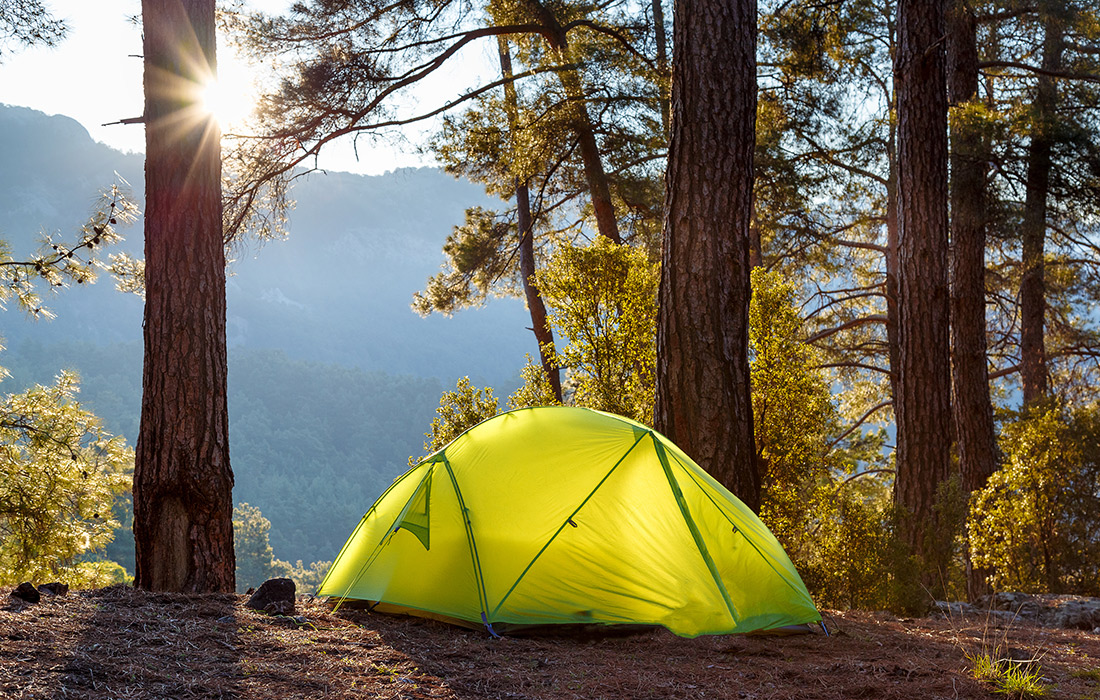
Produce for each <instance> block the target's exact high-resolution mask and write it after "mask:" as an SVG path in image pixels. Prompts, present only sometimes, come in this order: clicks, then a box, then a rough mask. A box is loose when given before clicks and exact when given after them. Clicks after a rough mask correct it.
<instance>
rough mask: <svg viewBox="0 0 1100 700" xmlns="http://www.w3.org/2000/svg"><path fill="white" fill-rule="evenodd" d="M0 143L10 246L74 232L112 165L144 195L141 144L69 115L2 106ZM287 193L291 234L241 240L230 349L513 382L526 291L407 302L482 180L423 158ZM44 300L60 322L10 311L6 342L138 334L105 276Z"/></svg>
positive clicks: (526, 337) (0, 192)
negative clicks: (259, 242)
mask: <svg viewBox="0 0 1100 700" xmlns="http://www.w3.org/2000/svg"><path fill="white" fill-rule="evenodd" d="M118 128H139V127H132V126H120V127H118ZM0 155H2V158H0V212H3V214H4V216H3V217H2V218H0V237H3V238H5V239H7V240H8V241H9V243H11V244H12V247H13V248H14V250H15V251H16V255H19V254H20V253H29V252H30V251H31V250H33V249H34V247H35V241H36V238H38V237H40V234H41V233H42V232H43V230H45V231H50V232H53V231H59V232H61V233H67V232H71V231H72V230H74V229H75V227H76V226H78V225H79V224H80V222H81V221H82V220H83V219H84V218H86V216H87V215H88V213H89V211H90V209H91V206H92V204H93V203H94V201H95V199H96V196H97V193H98V192H99V191H100V190H102V189H103V188H104V187H106V186H108V185H110V184H111V182H112V181H114V180H115V179H116V177H121V178H124V179H125V180H126V181H128V182H129V183H130V185H131V186H132V189H133V195H134V199H135V201H136V202H138V203H139V205H140V204H141V203H142V201H143V194H142V192H143V185H144V159H143V158H142V156H140V155H135V154H124V153H120V152H118V151H115V150H113V149H111V148H109V147H107V146H104V145H103V144H100V143H96V142H94V141H92V140H91V138H90V137H89V135H88V132H87V131H86V130H85V129H84V128H83V127H82V126H80V125H79V124H78V123H77V122H75V121H73V120H72V119H69V118H68V117H63V116H47V115H45V114H42V113H41V112H36V111H33V110H30V109H26V108H21V107H7V106H0ZM116 174H117V175H116ZM292 196H293V198H294V199H295V200H296V201H297V206H296V208H295V209H294V211H292V212H291V220H290V227H289V228H290V236H289V237H288V238H287V239H286V240H284V241H278V242H274V243H269V244H267V245H265V246H263V247H262V248H258V249H257V246H255V245H253V246H252V247H251V248H246V252H245V253H242V254H239V255H238V258H239V259H238V260H236V261H235V262H233V263H232V264H231V265H230V269H229V272H230V275H231V277H230V279H229V284H228V292H227V296H228V301H227V304H228V314H229V343H230V346H231V347H232V346H242V347H247V348H265V349H280V350H283V351H284V352H286V354H287V355H288V356H289V357H292V358H298V359H305V360H311V361H323V362H336V363H340V364H344V365H349V366H354V367H360V368H363V369H366V370H371V371H386V372H396V373H410V374H416V375H421V376H432V377H437V378H439V379H441V380H443V381H444V382H445V383H453V382H454V381H455V379H457V377H460V376H462V375H470V376H471V378H477V379H479V380H481V381H483V382H487V383H500V382H503V381H507V380H508V379H509V378H510V377H513V376H514V375H515V374H516V372H517V371H518V368H519V367H520V366H521V365H522V364H523V356H524V353H527V352H531V353H534V352H535V351H536V346H535V344H534V340H533V335H532V334H531V333H530V331H527V330H526V329H525V326H526V325H529V323H530V322H529V320H528V318H527V317H526V312H525V311H524V308H523V305H522V303H521V302H520V301H518V300H513V299H502V300H493V302H492V303H490V304H489V305H488V306H486V307H485V308H483V309H476V310H469V311H464V312H461V313H459V314H456V316H455V317H454V318H451V319H447V318H442V317H429V318H426V319H423V318H420V317H419V316H417V315H416V314H415V313H413V312H412V310H411V309H410V308H409V303H410V301H411V298H412V294H413V292H415V291H416V290H418V289H420V288H421V287H422V286H423V284H424V281H425V280H426V279H427V278H428V276H430V275H432V274H434V273H435V272H436V271H437V270H438V268H439V264H440V262H441V261H442V254H441V252H440V250H441V247H442V244H443V241H444V239H445V237H446V236H447V234H448V233H450V231H451V229H452V227H453V226H454V225H456V224H458V223H461V222H462V220H463V211H464V209H465V208H466V207H468V206H472V205H474V204H481V205H486V204H489V205H490V206H491V203H489V202H488V201H487V199H486V196H485V194H484V192H483V190H482V189H481V188H480V187H478V186H476V185H473V184H471V183H468V182H460V181H458V180H455V179H454V178H452V177H450V176H448V175H446V174H444V173H442V172H440V171H438V170H433V169H427V168H422V169H404V170H398V171H395V172H393V173H389V174H386V175H381V176H362V175H352V174H348V173H329V174H321V173H316V174H313V175H310V176H309V177H307V178H304V179H302V180H300V181H299V184H298V185H297V186H296V187H295V188H294V190H293V192H292ZM122 234H123V235H124V236H125V237H126V238H127V241H126V243H125V244H124V245H123V248H124V249H126V250H129V251H130V252H132V253H134V254H137V255H140V254H141V222H140V221H139V222H138V223H137V224H136V225H134V226H131V227H128V228H126V229H125V230H123V231H122ZM46 303H47V305H48V306H49V307H50V308H51V309H52V310H53V311H55V312H56V313H57V316H58V318H57V320H55V321H52V322H50V323H48V324H46V323H37V324H29V323H26V322H24V321H23V320H22V319H18V318H16V317H15V316H14V313H12V314H11V315H9V317H8V318H6V319H5V323H4V325H3V335H4V336H5V337H6V338H7V340H8V342H9V343H14V342H17V341H19V340H21V339H23V338H28V337H31V338H35V339H38V340H40V341H42V342H53V341H59V340H84V341H89V342H93V343H96V344H108V343H118V342H127V341H140V339H141V316H142V302H141V300H140V299H138V298H136V297H133V296H126V295H122V294H119V293H117V292H115V291H114V290H113V287H112V285H111V284H110V282H109V280H105V279H104V280H101V281H100V283H99V284H97V285H95V286H94V287H93V288H90V289H81V290H66V291H64V292H63V293H62V294H61V295H58V296H56V297H49V298H47V302H46Z"/></svg>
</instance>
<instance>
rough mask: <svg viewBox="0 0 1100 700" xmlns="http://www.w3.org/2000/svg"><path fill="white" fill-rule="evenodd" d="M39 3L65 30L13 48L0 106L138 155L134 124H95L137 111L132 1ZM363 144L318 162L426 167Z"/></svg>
mask: <svg viewBox="0 0 1100 700" xmlns="http://www.w3.org/2000/svg"><path fill="white" fill-rule="evenodd" d="M46 2H47V5H48V6H49V7H50V8H51V10H52V11H53V14H54V16H55V17H57V18H59V19H63V20H64V21H65V22H66V23H67V25H68V27H69V33H68V35H67V37H66V38H65V40H64V41H62V42H61V44H60V45H59V46H57V47H54V48H49V47H33V48H30V49H23V50H17V51H16V52H15V53H14V54H11V55H9V56H8V57H6V59H5V60H4V62H3V63H0V103H4V104H9V105H18V106H23V107H31V108H33V109H37V110H40V111H42V112H46V113H47V114H64V115H66V116H69V117H72V118H74V119H76V120H77V121H79V122H80V123H81V124H82V125H83V126H84V127H85V128H86V129H87V130H88V132H89V133H90V134H91V135H92V138H93V139H95V140H96V141H101V142H103V143H105V144H107V145H109V146H112V147H114V148H117V149H119V150H122V151H132V152H144V150H145V133H144V129H143V127H142V126H141V125H117V124H116V125H113V126H103V125H104V124H108V123H110V122H117V121H119V120H120V119H126V118H130V117H138V116H140V115H141V113H142V108H143V97H142V63H141V58H140V57H139V56H140V54H141V51H142V47H141V29H140V26H138V24H136V23H135V22H134V21H133V20H132V18H133V17H134V16H136V15H138V14H140V11H141V2H140V0H46ZM249 4H250V6H251V7H253V8H256V9H261V10H264V11H267V12H280V11H282V10H284V9H285V8H286V7H288V6H289V5H290V4H291V0H250V2H249ZM13 48H14V47H13ZM218 60H219V64H220V69H219V70H220V72H221V74H222V78H223V81H225V82H230V81H231V80H232V79H233V78H236V79H237V80H238V81H245V80H246V78H247V74H245V76H246V77H242V73H244V70H243V69H242V68H241V67H240V66H238V65H236V63H235V61H234V60H233V57H232V55H231V52H230V50H229V48H227V47H226V46H223V45H222V43H221V42H219V46H218ZM232 89H233V88H230V90H231V91H232ZM428 89H433V88H431V87H429V88H428ZM434 89H439V86H436V87H435V88H434ZM410 137H411V138H415V137H416V134H415V133H413V134H411V135H410ZM367 141H368V139H361V140H360V142H359V144H358V147H357V148H353V146H352V144H351V143H350V141H346V142H337V143H336V144H333V146H334V147H330V148H327V149H326V151H323V152H322V158H321V160H320V162H319V165H320V166H321V167H322V168H326V169H329V170H341V171H347V172H355V173H362V174H380V173H383V172H386V171H389V170H393V169H395V168H399V167H408V166H418V165H430V164H431V161H430V160H429V159H427V158H425V157H424V156H422V155H420V154H417V153H416V152H415V149H414V148H412V147H411V146H410V145H409V144H408V143H406V144H404V145H387V144H375V145H372V144H371V143H368V142H367ZM356 151H358V156H357V155H356Z"/></svg>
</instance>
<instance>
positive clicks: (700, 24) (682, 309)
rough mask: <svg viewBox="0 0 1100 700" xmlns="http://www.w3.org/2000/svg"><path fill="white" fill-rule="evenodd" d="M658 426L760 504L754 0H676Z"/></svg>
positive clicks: (745, 496)
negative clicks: (753, 272)
mask: <svg viewBox="0 0 1100 700" xmlns="http://www.w3.org/2000/svg"><path fill="white" fill-rule="evenodd" d="M673 17H674V20H673V65H672V140H671V145H670V149H669V158H668V170H667V176H666V178H667V179H666V185H665V211H666V220H665V232H664V246H663V265H662V268H661V286H660V311H659V313H658V324H657V400H656V406H655V409H654V422H655V427H656V428H657V429H658V430H659V431H661V432H662V433H664V434H665V435H666V436H668V437H669V438H670V439H672V440H673V441H674V442H676V444H678V445H679V446H680V447H681V448H683V449H684V451H685V452H687V454H689V455H690V456H691V457H692V458H693V459H695V460H696V461H697V462H698V463H699V464H700V466H702V467H703V468H704V469H706V470H707V471H708V472H710V473H711V474H712V475H713V476H714V477H715V478H716V479H718V480H719V481H720V482H722V483H723V484H724V485H725V486H726V487H727V488H729V489H730V491H732V492H733V493H734V494H735V495H736V496H737V497H738V498H740V499H741V500H742V501H744V502H745V504H746V505H748V506H749V507H750V508H752V509H754V510H756V509H757V508H758V507H759V504H760V475H759V471H758V469H757V464H756V455H755V449H754V443H753V424H752V402H751V398H750V385H749V360H748V307H749V295H750V284H749V277H750V265H749V225H750V218H751V212H752V186H753V151H754V147H755V131H756V129H755V126H756V124H755V120H756V55H755V47H756V2H755V0H677V2H676V6H675V8H674V15H673Z"/></svg>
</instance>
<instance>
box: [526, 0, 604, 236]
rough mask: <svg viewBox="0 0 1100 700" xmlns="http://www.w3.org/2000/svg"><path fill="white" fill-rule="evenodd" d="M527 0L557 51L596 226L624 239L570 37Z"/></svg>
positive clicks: (549, 15) (538, 1) (537, 3)
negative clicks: (620, 233) (620, 234)
mask: <svg viewBox="0 0 1100 700" xmlns="http://www.w3.org/2000/svg"><path fill="white" fill-rule="evenodd" d="M526 2H527V3H528V6H529V7H530V8H531V11H532V12H533V13H534V15H535V18H536V19H537V20H538V22H539V23H540V24H542V26H543V31H542V36H543V38H544V39H546V43H547V44H549V46H550V49H551V51H553V52H554V55H555V57H556V62H557V64H558V71H557V74H558V80H559V81H560V82H561V85H562V89H563V90H564V91H565V96H566V98H568V100H569V102H570V105H569V109H570V110H571V112H572V123H573V133H574V134H575V135H576V137H577V144H578V146H579V147H580V152H581V161H582V163H583V165H584V177H585V180H586V182H587V184H588V192H589V197H590V198H591V201H592V209H593V211H594V212H595V215H596V230H597V231H598V232H599V234H600V235H601V236H605V237H606V238H609V239H611V240H612V241H614V242H615V243H622V238H621V237H620V236H619V222H618V219H617V218H616V216H615V204H614V202H612V200H611V187H610V185H609V184H608V178H607V171H606V170H605V169H604V167H603V157H602V156H601V154H600V149H599V145H598V144H597V143H596V132H595V129H594V128H593V126H592V115H590V114H589V113H588V102H587V98H586V97H585V92H584V82H583V81H582V80H581V74H580V71H579V70H577V68H576V65H575V64H576V61H575V60H574V58H573V52H572V49H570V47H569V37H568V36H567V35H566V32H565V28H564V27H562V26H561V23H560V22H559V21H558V18H557V17H555V16H554V13H553V12H551V11H550V10H549V9H548V8H547V7H546V6H545V5H544V4H543V3H542V2H541V0H526Z"/></svg>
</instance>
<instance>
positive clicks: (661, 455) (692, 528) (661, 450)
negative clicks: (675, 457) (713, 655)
mask: <svg viewBox="0 0 1100 700" xmlns="http://www.w3.org/2000/svg"><path fill="white" fill-rule="evenodd" d="M650 435H651V436H652V437H653V447H654V449H655V450H656V452H657V459H658V460H659V461H660V462H661V468H662V469H663V470H664V473H665V480H666V481H668V487H669V489H670V490H671V491H672V497H673V498H674V499H675V500H676V505H677V506H678V507H679V508H680V515H681V516H683V518H684V523H685V524H686V525H687V527H688V531H689V532H690V533H691V538H692V539H693V540H695V547H696V549H697V550H698V551H699V556H700V557H702V558H703V563H705V564H706V565H707V571H709V572H710V576H711V579H712V580H713V581H714V585H715V586H716V587H717V588H718V592H719V593H720V594H721V595H722V601H723V602H725V604H726V609H727V610H728V611H729V614H730V618H731V620H732V621H733V624H734V627H736V626H737V624H738V620H740V618H741V615H740V614H739V613H738V612H737V607H736V606H735V605H734V604H733V600H732V599H731V598H730V594H729V591H728V590H726V584H725V583H723V582H722V577H721V575H720V574H719V573H718V567H717V565H716V564H715V563H714V559H713V558H712V557H711V556H710V551H709V550H708V549H707V545H706V542H704V541H703V535H702V533H700V532H699V526H698V525H696V524H695V520H694V518H692V517H691V511H689V510H688V507H687V503H686V502H685V501H684V494H683V492H682V491H681V490H680V486H679V485H678V484H677V483H676V477H674V476H673V475H672V467H670V466H669V463H668V455H666V454H665V446H664V445H663V444H661V441H660V440H658V439H657V436H656V435H654V434H653V433H650Z"/></svg>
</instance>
